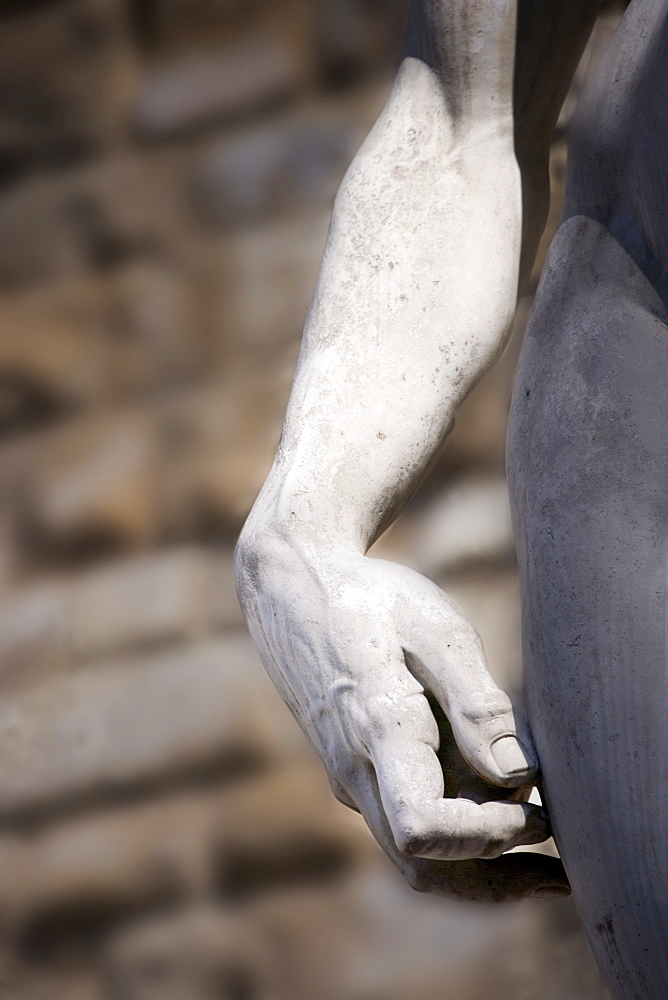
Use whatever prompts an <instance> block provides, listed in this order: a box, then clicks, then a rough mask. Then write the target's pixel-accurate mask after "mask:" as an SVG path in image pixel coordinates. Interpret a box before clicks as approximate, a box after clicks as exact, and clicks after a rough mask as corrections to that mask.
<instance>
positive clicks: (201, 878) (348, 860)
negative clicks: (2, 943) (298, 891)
mask: <svg viewBox="0 0 668 1000" xmlns="http://www.w3.org/2000/svg"><path fill="white" fill-rule="evenodd" d="M370 843H371V840H370V837H369V835H368V834H367V833H365V831H364V829H363V827H362V824H361V822H360V821H358V820H356V819H355V818H354V817H353V816H352V814H351V813H349V812H348V811H347V810H345V809H343V808H342V807H341V806H339V805H338V804H337V803H336V802H335V801H334V799H333V798H332V796H331V793H330V792H329V787H328V785H327V781H326V779H325V776H324V772H323V771H322V768H321V767H320V766H319V765H318V764H316V763H315V762H311V763H308V764H307V765H301V766H292V767H283V768H277V769H272V770H271V771H269V772H268V773H266V774H265V775H263V776H260V777H255V778H253V779H251V780H249V781H246V782H243V783H241V784H239V785H237V786H236V787H235V786H234V785H231V786H226V785H225V784H224V783H222V784H221V783H213V784H209V785H207V786H204V787H202V788H196V787H195V788H190V789H186V790H181V791H169V790H168V791H167V792H166V793H165V794H158V795H154V796H151V797H149V798H146V799H144V800H142V801H134V802H128V803H126V804H122V805H116V806H113V807H111V808H109V807H107V808H103V809H101V810H96V811H95V812H93V813H84V814H83V815H79V816H74V817H71V818H66V819H60V820H56V821H55V822H54V823H49V824H46V825H45V826H41V827H38V828H36V829H34V830H32V831H31V832H29V833H27V834H4V835H3V836H2V837H1V838H0V876H1V877H2V884H3V893H2V897H1V898H0V913H1V914H2V916H3V920H7V921H10V922H13V923H14V925H15V926H18V927H23V928H25V927H26V926H28V925H30V924H32V925H33V926H34V925H36V924H38V923H40V922H41V921H42V920H43V919H44V917H45V916H48V915H50V914H55V913H60V915H61V916H64V915H66V914H67V913H75V912H81V911H82V910H83V909H87V910H88V911H89V912H90V913H91V915H93V914H94V913H97V912H100V913H103V914H113V912H114V911H118V910H127V909H136V908H138V907H139V906H141V905H146V904H148V903H151V902H159V901H160V900H161V899H165V898H166V897H168V896H173V895H177V896H179V897H181V898H186V897H188V896H194V895H196V894H198V893H200V892H202V891H203V890H205V891H206V892H207V893H208V894H209V895H210V896H217V897H219V898H220V894H221V892H222V893H223V895H225V893H226V892H228V891H229V888H230V886H231V884H232V883H231V878H230V876H231V875H232V876H233V877H234V887H235V888H236V889H237V890H239V889H242V890H244V894H245V895H246V896H248V895H249V890H250V891H252V892H253V894H255V895H257V894H259V893H266V892H267V891H274V890H275V889H276V888H277V887H278V886H279V885H283V886H286V885H287V886H294V885H297V884H312V883H313V882H316V883H317V882H319V881H325V882H326V881H331V879H332V877H335V876H336V875H338V874H340V872H341V871H347V870H349V869H350V868H352V867H354V865H355V864H356V863H357V862H358V861H359V860H360V859H361V858H362V857H364V856H365V853H366V851H367V850H368V849H369V845H370ZM240 862H241V865H242V868H243V870H242V868H239V863H240Z"/></svg>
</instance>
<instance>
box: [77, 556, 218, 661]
mask: <svg viewBox="0 0 668 1000" xmlns="http://www.w3.org/2000/svg"><path fill="white" fill-rule="evenodd" d="M210 570H211V567H210V564H209V561H208V559H207V557H206V555H205V553H204V552H203V551H202V550H200V549H197V548H195V547H193V548H182V549H177V550H172V551H167V552H165V551H163V552H158V553H155V554H151V555H145V556H137V557H134V558H131V559H127V560H123V561H121V562H115V563H112V564H111V565H109V564H107V565H104V566H102V567H100V568H98V569H94V570H92V571H91V572H88V573H84V574H82V575H81V576H79V577H78V579H77V580H76V582H75V583H74V585H73V588H72V590H73V593H72V651H73V655H74V656H75V657H76V658H78V659H80V660H90V659H95V658H97V657H100V656H103V655H105V654H109V653H115V652H117V651H120V650H124V649H137V648H141V647H144V646H150V645H156V644H161V643H168V642H178V641H184V640H186V639H188V638H192V637H194V636H195V635H197V634H198V633H199V632H200V631H201V630H202V628H203V625H204V619H205V615H206V611H207V606H208V602H209V601H210V593H211V582H212V580H211V578H212V573H211V571H210Z"/></svg>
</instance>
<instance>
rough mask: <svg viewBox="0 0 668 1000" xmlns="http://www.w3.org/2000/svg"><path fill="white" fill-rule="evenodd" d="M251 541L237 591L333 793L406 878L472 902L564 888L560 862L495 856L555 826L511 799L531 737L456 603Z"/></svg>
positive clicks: (394, 575)
mask: <svg viewBox="0 0 668 1000" xmlns="http://www.w3.org/2000/svg"><path fill="white" fill-rule="evenodd" d="M250 537H251V541H249V540H248V539H247V538H244V539H242V541H241V542H240V545H239V549H238V558H237V571H238V588H239V596H240V601H241V604H242V607H243V610H244V613H245V615H246V619H247V622H248V625H249V627H250V630H251V632H252V634H253V637H254V639H255V641H256V643H257V645H258V648H259V650H260V652H261V655H262V658H263V660H264V663H265V665H266V667H267V669H268V671H269V673H270V674H271V676H272V679H273V680H274V683H275V684H276V687H277V688H278V690H279V692H280V693H281V695H282V697H283V698H284V700H285V701H286V703H287V704H288V705H289V706H290V708H291V709H292V711H293V712H294V714H295V716H296V717H297V719H298V720H299V722H300V724H301V726H302V728H303V729H304V732H305V733H306V734H307V736H308V737H309V739H310V741H311V743H312V744H313V746H314V747H315V749H316V750H317V752H318V754H319V755H320V757H321V758H322V760H323V761H324V763H325V766H326V768H327V771H328V773H329V777H330V782H331V784H332V787H333V789H334V792H335V794H336V795H337V797H338V798H339V799H340V800H341V801H342V802H344V803H346V804H347V805H350V806H352V807H353V808H357V809H358V810H359V811H360V813H361V814H362V815H363V816H364V818H365V820H366V821H367V823H368V825H369V827H370V828H371V830H372V832H373V834H374V835H375V837H376V838H377V840H378V841H379V842H380V844H381V845H382V846H383V848H384V849H385V851H386V852H387V853H388V854H389V856H390V857H391V858H392V860H393V861H394V862H395V863H396V864H397V865H398V866H399V868H400V869H401V870H402V871H403V872H404V874H405V875H406V877H407V879H408V880H409V882H410V883H411V884H412V885H414V886H415V887H416V888H419V889H422V890H426V891H436V892H441V893H443V894H445V895H449V896H455V897H460V898H470V899H508V898H520V897H523V896H526V895H532V894H539V895H548V894H552V893H554V894H561V895H563V894H565V893H567V892H568V883H567V881H566V878H565V875H564V872H563V869H562V867H561V864H560V862H558V861H556V860H555V859H553V858H548V857H545V856H543V855H539V854H531V853H524V854H511V855H509V856H508V857H506V858H500V855H501V854H503V852H505V851H508V850H510V849H511V848H513V847H515V846H517V845H518V844H535V843H538V842H540V841H543V840H545V839H546V838H547V837H549V824H548V820H547V817H546V815H545V813H544V811H543V810H542V809H540V808H539V807H537V806H534V805H530V804H529V803H527V802H523V801H519V799H521V798H522V796H523V794H524V797H526V791H527V788H528V786H530V785H531V783H532V781H533V780H534V779H535V777H536V774H537V763H536V759H535V751H534V750H533V747H532V743H531V738H530V736H529V734H528V732H527V731H526V730H525V729H522V730H521V731H520V735H519V738H518V734H517V728H516V722H515V718H514V714H513V709H512V707H511V703H510V700H509V698H508V697H507V695H506V694H504V692H503V691H501V690H500V689H499V688H498V687H497V685H496V684H495V683H494V681H493V680H492V678H491V676H490V674H489V672H488V670H487V666H486V663H485V657H484V653H483V649H482V645H481V642H480V638H479V637H478V635H477V633H476V632H475V630H474V629H473V628H472V626H471V625H470V624H469V623H468V622H467V621H466V620H465V619H464V618H463V617H462V615H461V613H460V612H459V610H458V609H457V608H456V606H455V605H454V604H453V603H452V601H450V600H449V598H448V597H446V595H445V594H443V593H442V591H441V590H440V589H439V588H438V587H437V586H436V585H435V584H433V583H431V582H430V581H428V580H426V579H425V578H423V577H421V576H420V575H418V574H417V573H414V572H413V571H412V570H409V569H406V568H405V567H401V566H398V565H395V564H393V563H388V562H382V561H380V560H375V559H370V558H368V557H366V556H363V555H361V554H360V553H359V552H356V551H353V550H351V549H349V548H344V547H341V548H337V547H336V546H331V545H330V546H326V545H324V544H322V543H321V542H317V541H315V542H314V541H313V539H311V540H310V541H309V542H308V543H306V542H305V541H303V542H301V543H300V542H295V541H294V538H291V539H290V541H289V542H288V541H286V540H285V538H284V537H281V536H280V535H279V533H278V532H276V533H272V532H268V533H267V532H264V533H263V538H262V540H261V541H260V540H258V538H259V535H255V540H252V539H253V535H252V533H250ZM441 710H442V711H441ZM439 716H440V720H439V721H440V723H441V725H440V730H441V732H440V735H439V721H437V717H439ZM445 717H447V721H446V718H445ZM448 723H449V724H448ZM453 736H454V741H453V740H452V737H453ZM481 779H484V780H481ZM513 789H515V790H518V789H519V791H515V792H513V791H512V790H513ZM444 795H446V796H448V797H444ZM491 858H496V859H499V860H496V861H490V860H472V859H491ZM423 859H429V860H423ZM446 861H447V862H448V864H444V863H443V862H446Z"/></svg>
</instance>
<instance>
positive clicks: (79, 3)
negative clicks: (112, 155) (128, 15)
mask: <svg viewBox="0 0 668 1000" xmlns="http://www.w3.org/2000/svg"><path fill="white" fill-rule="evenodd" d="M30 6H31V8H32V9H29V10H27V11H26V12H25V13H23V14H15V15H14V16H13V17H12V18H9V19H7V20H5V21H4V22H3V25H2V32H1V33H0V90H1V91H2V93H3V102H2V112H1V113H0V126H1V128H0V136H1V137H2V138H1V139H0V173H2V174H3V175H5V176H7V175H9V176H12V175H14V174H15V173H17V172H18V171H19V170H21V169H25V168H26V167H42V168H43V167H44V166H45V165H48V166H52V165H54V164H57V165H62V164H63V163H70V162H72V161H76V160H79V159H81V158H82V157H85V156H88V155H90V154H92V153H95V152H99V151H100V150H101V149H104V148H105V147H108V146H109V145H110V144H111V143H112V142H113V141H114V140H117V138H118V136H119V135H120V134H122V129H123V120H124V117H125V109H126V107H127V103H128V100H129V97H130V94H131V92H132V88H133V83H134V72H135V64H134V58H133V53H132V49H131V47H130V44H129V37H128V34H127V31H126V24H125V21H124V17H123V12H122V7H121V6H120V5H119V4H117V3H115V2H114V0H64V2H61V3H58V4H43V5H40V6H37V7H36V9H35V5H30Z"/></svg>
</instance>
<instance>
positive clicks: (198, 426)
mask: <svg viewBox="0 0 668 1000" xmlns="http://www.w3.org/2000/svg"><path fill="white" fill-rule="evenodd" d="M291 372H292V366H291V365H285V366H283V368H282V369H281V368H277V369H275V370H274V371H273V372H272V374H271V375H269V374H253V373H250V374H249V373H242V372H239V373H238V374H236V375H235V376H234V377H230V378H227V379H224V380H221V381H220V382H218V383H215V384H213V385H210V386H208V387H207V388H206V389H204V388H202V389H201V390H200V391H199V392H194V393H188V394H184V395H183V396H182V397H181V398H180V399H179V400H173V401H170V402H169V404H166V405H165V406H164V407H163V408H161V409H160V410H159V417H158V419H159V422H160V426H161V438H162V440H163V442H165V446H164V447H165V452H164V454H165V456H167V454H169V460H168V461H165V475H164V483H163V489H162V503H163V508H164V512H165V518H166V522H165V530H166V531H168V532H170V533H172V534H175V535H178V536H183V535H185V536H190V537H192V536H193V535H201V534H202V532H207V533H209V534H211V535H217V536H226V537H229V538H233V537H235V536H236V534H237V532H238V531H239V529H240V528H241V525H242V523H243V521H244V519H245V517H246V516H247V514H248V511H249V510H250V507H251V505H252V503H253V501H254V499H255V497H256V495H257V493H258V491H259V489H260V487H261V485H262V482H263V480H264V478H265V477H266V475H267V472H268V471H269V468H270V467H271V462H272V460H273V456H274V452H275V449H276V445H277V443H278V439H279V436H280V430H281V423H282V418H283V412H284V406H285V402H286V400H287V395H288V391H289V384H290V377H291Z"/></svg>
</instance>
